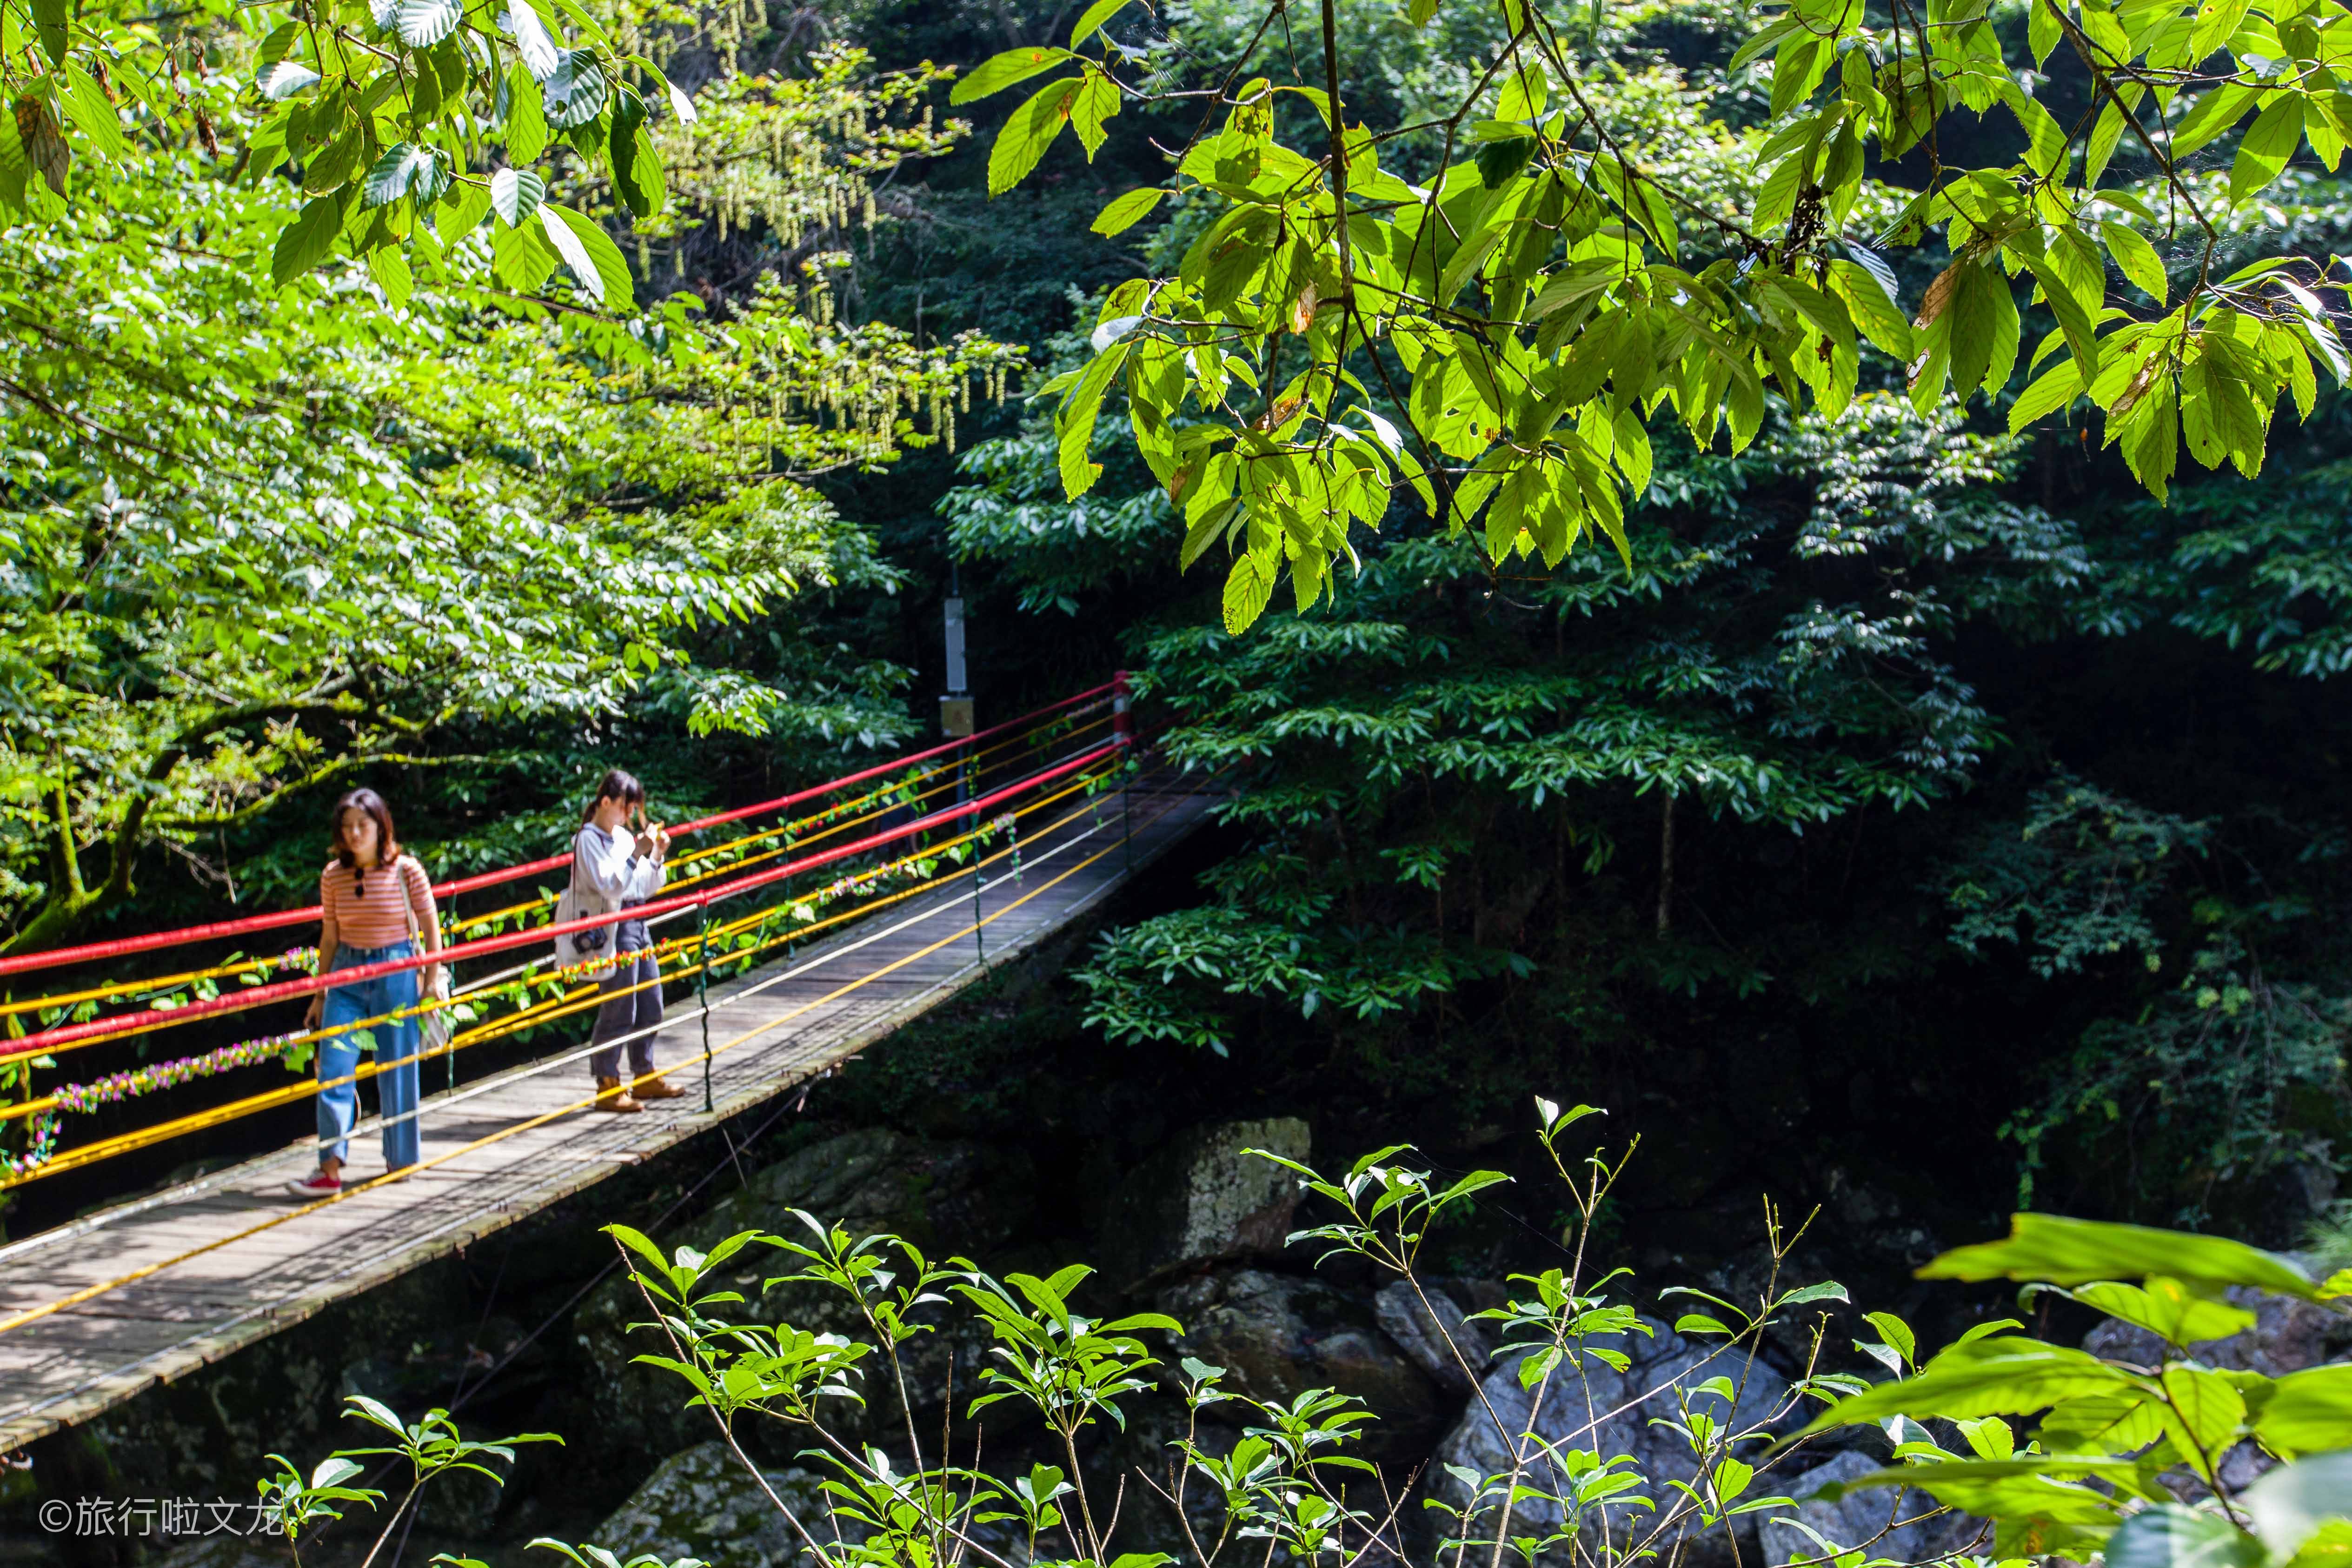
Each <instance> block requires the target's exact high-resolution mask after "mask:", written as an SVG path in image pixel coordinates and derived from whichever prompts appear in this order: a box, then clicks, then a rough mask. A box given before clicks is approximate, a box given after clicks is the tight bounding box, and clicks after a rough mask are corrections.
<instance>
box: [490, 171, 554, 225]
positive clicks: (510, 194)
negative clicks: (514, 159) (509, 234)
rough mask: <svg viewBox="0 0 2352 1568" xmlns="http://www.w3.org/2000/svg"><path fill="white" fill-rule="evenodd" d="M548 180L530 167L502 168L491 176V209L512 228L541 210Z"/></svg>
mask: <svg viewBox="0 0 2352 1568" xmlns="http://www.w3.org/2000/svg"><path fill="white" fill-rule="evenodd" d="M546 195H547V182H546V181H545V180H543V179H541V177H540V176H539V175H538V174H535V173H533V172H532V171H531V170H529V169H500V170H499V172H498V173H497V174H492V175H491V176H490V210H491V211H492V212H494V213H496V214H498V215H499V217H501V218H503V219H504V220H505V221H506V224H507V226H509V228H511V227H512V226H515V225H516V224H519V223H520V222H522V220H523V219H525V218H527V217H529V216H530V215H531V214H533V213H535V212H537V211H538V210H539V204H540V202H541V199H542V198H544V197H545V196H546Z"/></svg>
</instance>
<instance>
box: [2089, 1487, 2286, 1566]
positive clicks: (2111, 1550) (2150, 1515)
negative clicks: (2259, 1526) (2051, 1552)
mask: <svg viewBox="0 0 2352 1568" xmlns="http://www.w3.org/2000/svg"><path fill="white" fill-rule="evenodd" d="M2106 1562H2107V1568H2260V1565H2261V1563H2263V1543H2262V1542H2259V1541H2257V1540H2255V1539H2254V1538H2253V1537H2252V1536H2251V1535H2248V1534H2247V1533H2246V1532H2245V1531H2242V1530H2240V1529H2239V1528H2238V1527H2237V1526H2236V1525H2234V1524H2231V1522H2230V1521H2228V1520H2226V1519H2222V1518H2220V1517H2218V1516H2216V1515H2214V1514H2210V1513H2200V1512H2198V1511H2197V1510H2195V1509H2192V1508H2189V1507H2187V1506H2185V1505H2183V1504H2180V1503H2165V1504H2163V1505H2162V1506H2160V1507H2157V1508H2151V1509H2147V1510H2143V1511H2142V1512H2139V1513H2136V1514H2134V1515H2132V1516H2131V1517H2130V1518H2129V1519H2127V1520H2126V1521H2123V1523H2122V1524H2121V1525H2119V1526H2118V1527H2117V1528H2116V1532H2115V1534H2114V1535H2112V1536H2110V1537H2108V1539H2107V1558H2106Z"/></svg>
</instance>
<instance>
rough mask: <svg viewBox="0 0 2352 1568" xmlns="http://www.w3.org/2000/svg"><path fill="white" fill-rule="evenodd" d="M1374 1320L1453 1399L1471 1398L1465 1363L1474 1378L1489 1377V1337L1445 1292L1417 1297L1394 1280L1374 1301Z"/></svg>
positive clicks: (1422, 1292) (1433, 1291)
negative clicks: (1464, 1367) (1468, 1318)
mask: <svg viewBox="0 0 2352 1568" xmlns="http://www.w3.org/2000/svg"><path fill="white" fill-rule="evenodd" d="M1372 1317H1373V1320H1374V1321H1376V1322H1378V1323H1379V1324H1380V1326H1381V1332H1383V1333H1385V1334H1387V1335H1388V1337H1389V1338H1390V1339H1391V1341H1393V1342H1395V1343H1396V1346H1397V1348H1398V1349H1400V1350H1402V1351H1403V1352H1404V1353H1405V1356H1406V1358H1407V1359H1408V1360H1410V1361H1411V1362H1412V1363H1413V1365H1415V1366H1417V1367H1419V1368H1421V1370H1422V1371H1423V1373H1426V1374H1427V1375H1428V1377H1429V1380H1430V1381H1431V1382H1432V1383H1434V1384H1437V1386H1438V1387H1440V1388H1442V1389H1444V1391H1445V1392H1446V1393H1447V1394H1452V1395H1454V1397H1456V1398H1466V1397H1468V1395H1469V1393H1470V1390H1471V1388H1472V1386H1473V1384H1472V1381H1471V1377H1470V1376H1469V1375H1465V1373H1464V1372H1463V1365H1464V1363H1468V1364H1469V1367H1470V1372H1471V1373H1473V1374H1475V1375H1476V1376H1479V1377H1484V1376H1485V1375H1486V1357H1487V1354H1488V1347H1487V1343H1486V1334H1485V1332H1484V1331H1482V1330H1481V1329H1480V1328H1479V1326H1478V1325H1477V1324H1475V1323H1473V1322H1471V1321H1468V1320H1467V1319H1465V1317H1464V1316H1463V1314H1462V1309H1461V1308H1460V1307H1458V1306H1456V1305H1455V1304H1454V1299H1453V1298H1452V1297H1450V1296H1448V1295H1446V1294H1445V1293H1444V1291H1442V1290H1436V1289H1430V1288H1428V1287H1426V1286H1424V1287H1423V1289H1421V1290H1420V1291H1415V1290H1414V1289H1413V1288H1412V1286H1411V1285H1408V1284H1407V1283H1405V1282H1404V1281H1403V1280H1402V1279H1398V1280H1393V1281H1391V1283H1389V1284H1387V1285H1384V1286H1382V1287H1381V1289H1380V1293H1379V1294H1378V1295H1376V1296H1374V1297H1373V1298H1372Z"/></svg>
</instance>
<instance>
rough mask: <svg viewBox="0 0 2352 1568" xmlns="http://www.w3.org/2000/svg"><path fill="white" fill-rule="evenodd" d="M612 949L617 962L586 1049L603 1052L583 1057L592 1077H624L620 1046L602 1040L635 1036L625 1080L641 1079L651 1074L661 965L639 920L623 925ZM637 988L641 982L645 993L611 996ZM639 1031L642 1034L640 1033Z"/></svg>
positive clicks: (658, 1018) (658, 1020) (659, 1016)
mask: <svg viewBox="0 0 2352 1568" xmlns="http://www.w3.org/2000/svg"><path fill="white" fill-rule="evenodd" d="M613 947H614V952H616V953H617V954H618V955H619V962H617V963H614V965H613V973H610V974H608V975H606V976H605V977H604V987H603V988H604V1005H602V1006H600V1007H598V1008H597V1009H596V1029H595V1032H594V1033H593V1034H592V1035H590V1036H589V1037H588V1043H589V1044H590V1045H592V1046H596V1047H602V1048H600V1049H599V1050H598V1051H597V1052H596V1053H595V1054H594V1055H593V1056H592V1057H590V1058H588V1071H589V1072H590V1074H591V1075H592V1076H593V1077H596V1078H620V1077H622V1076H624V1075H623V1074H622V1071H621V1047H619V1046H617V1045H609V1044H607V1043H606V1042H608V1041H613V1040H620V1039H625V1038H626V1037H628V1036H631V1035H638V1037H637V1038H635V1039H633V1040H629V1042H628V1051H629V1070H628V1073H627V1075H626V1076H628V1077H631V1078H641V1077H643V1076H644V1075H645V1074H646V1073H649V1072H651V1071H653V1070H654V1034H653V1031H654V1030H656V1029H657V1028H659V1027H660V1026H661V1021H662V998H661V965H660V964H659V963H656V962H655V959H654V955H653V952H652V948H651V945H650V943H649V942H648V941H647V938H646V928H645V923H644V922H643V921H624V922H623V923H622V925H621V928H620V930H619V931H618V932H617V933H616V935H615V937H614V943H613ZM638 984H643V985H644V986H645V989H644V990H642V991H638V992H636V993H635V994H631V995H616V994H614V993H616V992H625V991H627V990H628V989H629V987H630V986H632V985H638ZM640 1030H642V1031H644V1033H643V1034H641V1035H639V1031H640Z"/></svg>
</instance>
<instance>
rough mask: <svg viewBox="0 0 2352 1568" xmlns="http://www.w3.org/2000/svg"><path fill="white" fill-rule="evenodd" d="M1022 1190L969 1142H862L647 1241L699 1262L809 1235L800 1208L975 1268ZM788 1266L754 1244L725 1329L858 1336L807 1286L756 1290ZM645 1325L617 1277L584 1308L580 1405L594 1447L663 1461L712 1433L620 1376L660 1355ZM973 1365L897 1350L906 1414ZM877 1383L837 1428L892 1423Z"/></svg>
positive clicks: (953, 1348)
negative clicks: (719, 1250) (762, 1239)
mask: <svg viewBox="0 0 2352 1568" xmlns="http://www.w3.org/2000/svg"><path fill="white" fill-rule="evenodd" d="M1033 1190H1034V1189H1033V1184H1032V1176H1031V1173H1030V1172H1028V1171H1027V1170H1026V1169H1025V1168H1024V1167H1022V1166H1020V1165H1019V1164H1018V1163H1017V1162H1016V1161H1013V1160H1012V1159H1009V1158H1007V1157H1004V1156H1001V1155H998V1154H995V1153H992V1152H989V1151H986V1150H983V1149H981V1148H979V1147H977V1146H975V1145H972V1144H969V1143H927V1142H922V1141H920V1140H918V1139H913V1138H908V1137H906V1136H904V1135H902V1134H899V1133H897V1132H893V1131H887V1130H885V1129H868V1130H863V1131H856V1132H846V1133H844V1134H842V1135H841V1136H839V1137H836V1138H829V1139H826V1140H824V1142H818V1143H814V1144H811V1145H809V1146H808V1147H806V1148H803V1149H801V1150H799V1151H797V1152H793V1154H790V1155H788V1156H786V1157H785V1158H784V1159H782V1160H781V1161H779V1162H777V1163H775V1164H772V1165H769V1166H766V1167H764V1168H762V1169H761V1170H760V1171H757V1172H755V1173H753V1174H752V1176H751V1180H750V1181H749V1182H748V1183H747V1184H745V1185H744V1186H743V1187H742V1188H741V1189H740V1191H738V1192H735V1193H732V1194H729V1195H728V1196H727V1197H726V1198H724V1199H722V1200H721V1201H720V1202H719V1203H718V1204H716V1205H713V1206H712V1208H711V1210H710V1212H709V1213H708V1214H706V1215H703V1216H702V1217H701V1218H699V1219H698V1220H695V1221H694V1222H692V1223H691V1224H688V1225H687V1226H681V1227H679V1228H678V1229H677V1230H675V1231H667V1232H664V1233H663V1234H661V1235H657V1236H656V1237H653V1240H654V1243H655V1245H656V1246H658V1247H661V1248H662V1249H663V1250H664V1251H666V1252H667V1251H670V1250H672V1249H674V1248H676V1247H678V1246H679V1245H680V1244H684V1245H687V1246H691V1247H701V1248H704V1249H708V1248H709V1247H711V1246H712V1245H713V1244H714V1243H716V1242H718V1241H720V1240H723V1239H724V1238H726V1237H730V1236H732V1235H734V1234H735V1233H737V1232H738V1231H744V1230H761V1231H766V1232H769V1233H771V1234H774V1235H780V1236H783V1237H788V1238H792V1239H800V1238H802V1237H806V1236H807V1235H808V1227H807V1226H804V1225H803V1223H802V1222H801V1221H800V1220H799V1219H797V1218H795V1217H794V1215H793V1210H795V1209H801V1210H805V1211H807V1212H808V1213H810V1214H812V1215H816V1216H817V1217H818V1218H819V1219H820V1220H821V1221H823V1222H824V1223H826V1224H831V1223H834V1222H835V1221H838V1222H840V1223H842V1224H843V1225H845V1226H846V1227H847V1228H848V1229H849V1230H850V1231H851V1232H852V1233H853V1234H855V1235H857V1236H860V1237H864V1236H871V1235H874V1234H877V1233H888V1234H891V1235H895V1236H901V1237H906V1238H907V1239H908V1241H910V1242H912V1243H914V1244H915V1245H916V1246H918V1247H921V1248H922V1249H923V1251H924V1253H925V1254H926V1255H927V1256H929V1257H932V1258H941V1257H947V1256H953V1255H959V1254H960V1255H962V1256H965V1257H985V1256H986V1255H987V1254H988V1253H989V1252H990V1251H991V1250H992V1249H994V1248H997V1247H1002V1246H1003V1245H1004V1243H1005V1242H1006V1241H1007V1240H1008V1239H1009V1238H1010V1237H1013V1235H1014V1234H1016V1233H1017V1231H1018V1230H1019V1228H1020V1227H1021V1226H1024V1224H1026V1223H1027V1221H1028V1220H1029V1218H1030V1215H1031V1209H1030V1194H1031V1193H1032V1192H1033ZM792 1267H793V1259H791V1258H788V1257H787V1256H786V1255H784V1254H782V1253H781V1252H779V1251H777V1250H775V1249H773V1248H772V1247H764V1246H760V1245H757V1244H754V1245H753V1246H752V1247H748V1248H746V1249H745V1250H744V1251H742V1252H739V1253H737V1254H736V1255H735V1257H734V1258H733V1259H732V1260H731V1266H730V1270H729V1273H728V1283H729V1285H730V1287H731V1288H732V1289H738V1290H740V1291H741V1292H742V1293H743V1295H744V1297H745V1300H744V1301H743V1303H742V1304H741V1305H740V1306H736V1307H733V1308H730V1309H728V1312H729V1313H730V1315H731V1321H736V1322H743V1323H753V1322H756V1323H764V1324H770V1325H773V1324H776V1323H782V1322H789V1323H792V1324H793V1325H794V1326H795V1327H799V1328H805V1329H812V1330H815V1331H822V1332H832V1333H844V1334H855V1335H859V1336H861V1337H862V1335H863V1333H864V1323H863V1321H862V1320H861V1319H860V1318H859V1316H858V1314H857V1312H856V1308H855V1307H854V1306H853V1305H852V1304H851V1303H850V1302H849V1301H848V1300H846V1299H845V1298H844V1297H843V1296H841V1295H840V1294H839V1293H837V1292H835V1291H832V1290H827V1289H822V1288H816V1287H806V1286H792V1287H780V1288H778V1289H773V1290H765V1291H763V1290H762V1289H761V1283H762V1281H764V1280H767V1279H772V1278H774V1277H776V1276H778V1275H780V1274H783V1273H786V1272H789V1271H790V1270H791V1268H792ZM649 1316H650V1315H649V1314H648V1312H647V1311H646V1303H645V1301H644V1300H643V1299H642V1298H641V1297H640V1296H639V1295H638V1294H637V1291H636V1289H635V1286H633V1285H631V1284H630V1283H629V1281H628V1280H627V1279H625V1278H618V1277H616V1278H614V1279H608V1280H607V1281H605V1282H604V1284H603V1285H601V1286H599V1287H598V1288H597V1289H596V1290H595V1291H594V1292H593V1294H591V1295H590V1297H589V1298H588V1300H586V1301H585V1302H583V1303H582V1305H581V1308H580V1310H579V1313H578V1314H577V1316H576V1317H575V1318H574V1319H573V1336H574V1338H575V1340H576V1341H577V1342H578V1344H579V1345H580V1348H581V1350H582V1351H583V1353H584V1354H585V1355H586V1357H587V1359H588V1361H589V1363H590V1364H591V1365H592V1366H593V1368H594V1371H595V1377H594V1380H593V1385H592V1388H591V1391H590V1395H591V1399H592V1401H593V1408H594V1411H595V1415H596V1417H597V1421H596V1427H597V1436H598V1437H599V1438H601V1439H603V1440H604V1441H605V1442H608V1443H611V1444H614V1445H615V1446H617V1447H626V1448H631V1449H634V1450H635V1451H638V1452H646V1451H650V1452H654V1453H670V1452H674V1451H676V1450H677V1449H680V1448H683V1447H687V1446H688V1445H689V1444H693V1443H698V1442H700V1441H702V1440H704V1439H706V1438H708V1437H709V1436H710V1434H711V1430H712V1428H711V1426H710V1416H709V1414H708V1413H707V1412H705V1411H701V1410H689V1409H687V1408H685V1404H686V1400H687V1398H688V1390H687V1388H686V1385H685V1384H683V1383H681V1382H680V1381H678V1379H677V1378H676V1377H675V1376H674V1375H672V1374H670V1373H665V1372H661V1371H658V1370H656V1369H652V1368H647V1367H642V1366H636V1365H634V1364H632V1362H633V1358H634V1357H635V1356H638V1355H641V1354H646V1353H648V1352H655V1353H661V1354H667V1353H668V1350H667V1346H666V1345H664V1344H663V1343H662V1342H660V1341H659V1340H658V1339H657V1338H656V1336H655V1334H654V1333H653V1332H652V1331H639V1332H637V1333H635V1334H632V1333H630V1332H629V1330H628V1325H630V1324H631V1323H636V1322H645V1321H649ZM984 1353H985V1350H984V1346H983V1345H982V1344H981V1343H980V1342H979V1341H978V1340H977V1339H976V1338H973V1337H971V1336H969V1335H957V1336H952V1337H951V1336H949V1335H945V1334H919V1335H917V1336H916V1337H915V1338H914V1339H913V1340H912V1341H911V1342H908V1345H907V1346H905V1347H903V1349H902V1351H901V1354H902V1355H904V1356H905V1357H906V1358H907V1361H908V1368H909V1378H908V1389H909V1393H910V1394H911V1395H912V1397H913V1402H914V1403H915V1405H917V1407H918V1408H919V1409H925V1408H936V1407H937V1405H938V1404H939V1402H940V1400H941V1399H943V1398H944V1397H945V1395H946V1392H947V1388H948V1373H949V1368H950V1363H951V1362H952V1363H953V1364H954V1365H955V1367H956V1368H957V1370H956V1373H955V1381H956V1383H957V1384H959V1385H961V1386H963V1387H967V1388H968V1387H970V1386H971V1376H972V1370H973V1369H974V1368H976V1366H977V1365H978V1363H979V1361H980V1358H981V1357H982V1355H983V1354H984ZM888 1384H889V1380H888V1379H887V1375H884V1374H877V1377H876V1378H875V1379H874V1380H873V1381H872V1384H871V1385H870V1386H869V1387H868V1388H867V1390H866V1399H867V1404H866V1407H865V1409H864V1411H863V1412H862V1413H861V1412H858V1411H856V1408H855V1407H854V1406H852V1405H848V1404H847V1403H846V1402H844V1403H843V1404H842V1405H840V1406H839V1409H838V1411H837V1419H838V1420H839V1423H840V1426H841V1429H842V1430H844V1431H845V1432H846V1433H850V1434H856V1433H858V1432H860V1431H861V1430H863V1427H862V1426H861V1423H877V1424H895V1423H896V1421H897V1420H898V1414H899V1413H898V1408H897V1398H896V1395H895V1394H885V1393H884V1392H883V1390H884V1388H885V1387H887V1385H888Z"/></svg>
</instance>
